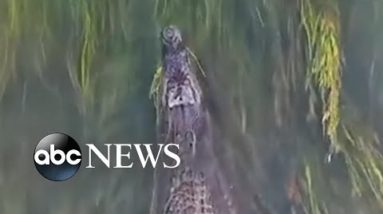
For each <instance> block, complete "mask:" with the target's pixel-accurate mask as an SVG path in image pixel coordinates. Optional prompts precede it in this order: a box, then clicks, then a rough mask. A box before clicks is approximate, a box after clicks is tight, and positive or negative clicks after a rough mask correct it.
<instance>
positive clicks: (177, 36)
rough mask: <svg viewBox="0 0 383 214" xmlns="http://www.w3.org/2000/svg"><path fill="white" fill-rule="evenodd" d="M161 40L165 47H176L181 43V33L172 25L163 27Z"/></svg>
mask: <svg viewBox="0 0 383 214" xmlns="http://www.w3.org/2000/svg"><path fill="white" fill-rule="evenodd" d="M162 40H163V43H164V44H165V45H167V46H172V47H177V46H178V45H179V44H180V43H181V42H182V37H181V32H180V30H178V28H177V27H175V26H173V25H170V26H168V27H165V28H164V29H163V30H162Z"/></svg>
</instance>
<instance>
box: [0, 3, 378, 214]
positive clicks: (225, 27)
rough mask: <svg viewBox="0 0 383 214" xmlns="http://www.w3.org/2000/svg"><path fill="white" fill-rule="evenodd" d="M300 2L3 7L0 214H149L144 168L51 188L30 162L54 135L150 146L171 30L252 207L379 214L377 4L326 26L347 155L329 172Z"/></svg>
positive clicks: (92, 172) (89, 174)
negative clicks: (157, 81)
mask: <svg viewBox="0 0 383 214" xmlns="http://www.w3.org/2000/svg"><path fill="white" fill-rule="evenodd" d="M311 1H312V2H314V6H313V8H314V10H323V11H332V10H333V8H332V6H328V5H324V6H323V5H322V6H318V7H317V6H315V2H318V1H315V0H311ZM300 2H301V1H299V0H297V1H289V2H288V3H287V2H286V1H282V0H271V1H250V0H240V1H237V0H217V1H208V0H205V1H189V2H182V3H181V2H180V1H173V2H171V1H164V0H157V1H147V0H142V1H141V0H132V1H126V0H116V1H97V2H95V1H88V0H79V1H59V2H56V1H45V0H44V1H32V0H1V1H0V10H1V12H0V28H1V30H0V57H1V58H0V67H1V68H0V69H1V70H0V86H1V87H0V93H1V94H2V99H1V103H0V127H1V129H0V136H1V140H0V148H1V150H0V213H4V214H11V213H40V214H44V213H71V212H73V213H100V214H101V213H110V214H111V213H121V212H125V213H148V209H149V200H150V195H151V184H152V170H150V169H146V170H142V169H139V168H137V169H129V170H115V169H105V168H102V167H99V168H97V169H89V170H84V166H82V170H81V169H80V170H79V172H78V173H77V174H76V176H75V177H74V178H72V179H71V180H69V181H67V182H62V183H55V182H50V181H48V180H45V179H43V178H42V177H41V176H40V175H39V174H38V172H37V171H36V170H35V168H34V165H33V159H32V156H33V150H34V147H35V146H36V144H37V143H38V141H39V140H40V139H41V138H42V137H43V136H46V135H47V134H49V133H52V132H56V131H59V132H64V133H67V134H69V135H71V136H73V137H74V138H75V139H76V140H77V141H78V142H80V144H82V145H84V144H85V143H95V144H104V143H153V142H155V122H156V118H155V108H154V106H153V103H152V101H151V100H150V99H149V98H148V95H149V89H150V85H151V81H152V78H153V75H154V72H155V70H156V68H157V66H158V63H159V60H160V54H161V53H160V50H159V41H158V35H159V34H158V33H159V29H160V27H161V26H163V25H164V24H169V23H173V24H176V25H178V26H179V27H180V28H181V29H182V30H183V31H184V34H185V37H186V40H187V44H188V46H189V47H190V48H191V49H192V50H193V51H194V52H195V53H196V55H197V57H198V58H199V60H200V63H201V64H202V66H203V67H204V70H205V72H206V73H207V77H206V78H201V82H202V85H203V86H204V89H205V90H206V91H207V97H206V104H207V106H208V107H209V109H210V110H211V112H212V115H213V119H214V121H215V128H216V135H217V136H216V140H217V142H219V143H221V144H222V151H219V152H220V153H219V154H220V157H219V159H221V161H223V162H225V164H226V165H227V167H228V169H230V170H234V171H235V173H236V176H233V177H235V178H236V179H237V180H236V183H238V186H239V187H238V188H240V189H241V190H242V191H243V192H244V194H246V197H250V198H251V199H250V200H249V201H251V202H249V205H248V206H249V207H253V206H254V204H251V203H256V201H257V199H256V198H260V200H262V201H263V202H264V203H265V204H266V206H267V207H268V208H270V209H271V210H272V211H273V212H274V213H289V212H290V211H291V210H295V211H296V212H301V211H303V210H306V212H307V213H313V214H317V213H337V214H340V213H381V211H382V207H383V191H382V189H383V184H382V183H383V182H382V176H381V175H382V174H381V173H382V172H383V165H382V164H381V163H379V162H376V160H380V159H379V158H376V159H374V158H375V157H379V155H380V153H378V152H381V151H382V150H381V145H379V144H374V143H373V142H374V141H375V133H377V134H376V138H379V139H382V133H383V123H382V121H383V120H382V115H383V112H382V109H383V108H382V107H383V105H382V101H381V99H380V98H381V97H383V88H382V84H380V82H381V81H382V80H383V79H382V78H383V72H382V69H383V60H382V57H383V42H382V39H381V38H382V33H383V31H382V28H381V27H380V25H379V24H380V23H381V21H383V4H382V3H381V2H380V1H376V0H366V1H363V3H362V2H358V1H353V3H350V1H346V0H339V1H333V2H335V3H334V4H336V5H337V6H338V7H339V13H334V14H332V13H331V15H329V17H331V18H329V19H328V20H332V21H334V20H338V21H339V24H340V26H339V29H338V30H339V32H338V33H339V35H336V36H339V38H340V42H341V48H340V51H341V52H342V54H343V58H344V60H343V61H342V63H343V64H342V69H343V71H342V78H341V81H342V88H341V91H340V100H341V103H340V104H339V106H340V111H341V114H340V117H341V123H342V122H343V123H346V122H347V124H351V123H352V124H353V125H352V127H354V128H350V130H352V132H351V133H353V134H354V135H355V136H354V135H352V136H354V137H352V138H355V139H354V141H351V140H350V141H351V142H355V144H353V143H349V144H341V145H342V146H341V148H340V149H341V152H340V153H339V154H337V155H335V156H334V159H333V161H332V162H331V163H330V164H325V163H324V159H325V155H326V153H327V152H328V148H329V145H330V144H331V143H332V142H330V141H329V139H327V137H326V135H325V134H323V130H322V128H323V127H322V126H321V121H322V116H323V115H322V113H323V112H322V109H323V108H322V107H323V106H321V105H322V104H323V103H322V102H323V101H324V100H322V97H321V93H320V90H319V88H314V89H312V90H308V89H307V87H306V86H307V79H306V73H305V72H306V70H307V69H306V68H307V64H308V62H309V59H308V56H307V55H306V54H304V53H307V52H305V51H307V50H306V48H307V47H308V43H307V38H306V37H307V35H306V34H305V31H303V30H302V29H303V27H302V25H301V21H302V17H301V16H300V15H298V14H300V12H301V10H302V8H301V7H300V6H301V4H300ZM327 7H328V8H327ZM326 20H327V19H326ZM332 21H329V22H328V23H336V21H334V22H332ZM320 36H323V38H324V39H326V35H325V34H323V35H319V36H318V38H320ZM326 44H327V43H326ZM324 50H325V49H324ZM312 86H313V87H315V85H312ZM312 99H314V100H316V102H315V105H314V106H311V105H309V103H310V102H311V101H312ZM311 107H313V108H311ZM310 112H311V113H313V112H314V113H315V114H309V113H310ZM349 121H351V122H349ZM355 127H356V128H355ZM341 129H342V128H339V130H341ZM360 130H363V132H362V131H360ZM346 133H347V132H346ZM340 136H341V137H340V138H345V139H349V138H348V137H349V136H348V135H343V134H340ZM358 136H364V137H363V138H361V139H363V140H362V141H361V142H359V141H358V139H359V138H358ZM358 142H359V143H358ZM331 145H332V144H331ZM354 145H356V146H355V147H353V146H354ZM342 151H343V152H342ZM344 151H347V152H344ZM372 151H373V152H372ZM369 157H372V158H369ZM348 161H349V162H348ZM353 161H354V162H353ZM354 163H359V164H360V165H353V164H354ZM375 163H376V165H374V164H375ZM366 166H367V168H366ZM363 169H366V170H364V171H363ZM252 197H253V198H254V199H253V198H252Z"/></svg>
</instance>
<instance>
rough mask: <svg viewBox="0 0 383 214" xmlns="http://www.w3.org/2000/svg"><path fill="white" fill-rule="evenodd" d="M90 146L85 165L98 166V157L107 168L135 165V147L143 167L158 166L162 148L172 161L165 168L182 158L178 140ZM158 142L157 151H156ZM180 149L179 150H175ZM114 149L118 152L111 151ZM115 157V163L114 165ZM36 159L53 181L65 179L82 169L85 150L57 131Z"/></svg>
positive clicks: (41, 144) (42, 143) (40, 146)
mask: <svg viewBox="0 0 383 214" xmlns="http://www.w3.org/2000/svg"><path fill="white" fill-rule="evenodd" d="M86 146H87V148H88V156H87V157H88V163H87V166H86V167H85V168H87V169H92V168H96V167H95V165H94V163H93V162H94V160H95V159H98V160H99V162H101V163H102V164H104V165H105V166H106V167H107V168H111V167H112V168H115V169H122V168H124V169H126V168H133V167H134V165H135V163H134V162H133V161H132V160H131V151H135V152H136V154H137V156H138V159H139V162H140V164H141V166H142V168H146V167H147V166H148V162H150V165H151V167H153V168H155V167H157V165H158V164H157V162H158V161H159V157H160V154H161V152H164V154H165V156H166V157H167V158H168V160H170V161H169V163H167V162H165V161H164V162H162V167H164V168H170V169H172V168H176V167H178V166H179V165H180V163H181V159H180V158H179V156H178V155H177V153H178V149H179V146H178V144H166V145H164V144H156V145H151V144H104V145H103V146H104V149H102V151H103V152H102V151H100V150H99V149H98V148H97V147H96V146H95V145H94V144H86ZM153 146H157V148H156V149H157V152H153V148H152V147H153ZM172 147H173V150H174V149H176V151H173V150H172ZM113 150H114V153H113V154H115V155H114V156H113V155H111V154H112V151H113ZM113 157H115V158H114V163H115V165H113V166H111V162H112V159H113ZM33 159H34V162H35V166H36V169H37V171H38V172H39V173H40V174H41V175H42V176H43V177H45V178H46V179H48V180H51V181H65V180H68V179H70V178H71V177H73V176H74V175H75V174H76V173H77V171H78V170H79V169H80V166H81V163H82V152H81V149H80V146H79V145H78V143H77V142H76V141H75V140H74V139H73V138H72V137H70V136H68V135H66V134H63V133H53V134H50V135H47V136H46V137H44V138H43V139H41V140H40V142H39V143H38V145H37V146H36V148H35V151H34V155H33Z"/></svg>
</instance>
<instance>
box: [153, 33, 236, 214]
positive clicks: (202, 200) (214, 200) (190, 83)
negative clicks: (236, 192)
mask: <svg viewBox="0 0 383 214" xmlns="http://www.w3.org/2000/svg"><path fill="white" fill-rule="evenodd" d="M162 44H163V56H162V57H163V58H162V61H163V69H164V75H163V78H164V79H163V81H162V82H163V87H162V89H163V90H162V92H161V93H162V94H161V106H160V109H161V110H162V111H161V114H162V115H160V116H161V118H162V121H161V125H163V126H164V128H163V129H162V130H161V132H163V133H164V134H165V143H178V144H179V145H180V152H179V155H180V158H181V166H180V167H178V169H176V170H165V169H163V171H158V172H156V173H155V174H156V175H155V184H154V193H153V199H152V207H151V213H152V214H155V213H156V214H159V213H161V214H233V213H237V212H235V211H234V208H233V205H232V200H231V194H230V188H231V187H230V185H229V184H228V183H227V182H226V181H225V179H224V177H223V176H222V174H221V171H220V170H219V167H218V161H217V159H216V157H215V155H214V152H213V148H212V143H213V140H212V137H211V135H210V128H209V127H210V123H209V114H208V112H207V110H206V109H205V108H203V106H202V103H201V100H202V92H201V89H200V86H199V84H198V82H197V78H196V72H195V69H194V67H192V64H191V62H190V56H189V53H188V51H187V49H186V48H185V46H184V44H183V41H182V37H181V33H180V31H179V30H178V29H177V28H176V27H174V26H168V27H166V28H164V29H163V31H162ZM164 124H165V125H164Z"/></svg>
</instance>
